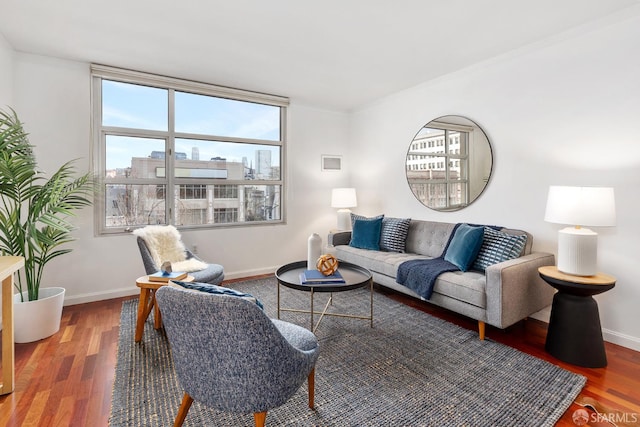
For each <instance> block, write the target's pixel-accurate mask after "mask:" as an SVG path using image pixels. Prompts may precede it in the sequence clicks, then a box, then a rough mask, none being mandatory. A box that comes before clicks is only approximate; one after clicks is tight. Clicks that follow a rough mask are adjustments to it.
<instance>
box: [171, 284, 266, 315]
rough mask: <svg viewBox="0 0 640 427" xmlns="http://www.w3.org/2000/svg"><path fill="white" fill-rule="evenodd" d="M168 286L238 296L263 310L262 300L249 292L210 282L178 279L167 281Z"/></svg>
mask: <svg viewBox="0 0 640 427" xmlns="http://www.w3.org/2000/svg"><path fill="white" fill-rule="evenodd" d="M169 286H173V287H176V288H179V289H182V290H185V291H190V292H204V293H207V294H218V295H228V296H232V297H239V298H242V299H246V300H249V301H252V302H255V303H256V305H257V306H258V307H260V308H261V309H263V310H264V306H263V305H262V302H260V300H259V299H258V298H256V297H254V296H253V295H251V294H245V293H244V292H240V291H236V290H235V289H231V288H225V287H222V286H217V285H212V284H210V283H201V282H181V281H178V280H172V281H171V282H169Z"/></svg>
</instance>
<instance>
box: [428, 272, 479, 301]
mask: <svg viewBox="0 0 640 427" xmlns="http://www.w3.org/2000/svg"><path fill="white" fill-rule="evenodd" d="M486 288H487V278H486V276H485V275H484V273H481V272H479V271H468V272H466V273H464V272H462V271H452V272H448V273H442V274H441V275H440V276H439V277H438V279H437V280H436V283H435V284H434V286H433V293H434V294H436V293H438V294H440V295H446V296H448V297H450V298H453V299H456V300H458V301H462V302H464V303H467V304H471V305H474V306H476V307H480V308H486V307H487V294H486Z"/></svg>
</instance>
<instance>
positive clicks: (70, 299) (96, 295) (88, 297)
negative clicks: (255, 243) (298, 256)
mask: <svg viewBox="0 0 640 427" xmlns="http://www.w3.org/2000/svg"><path fill="white" fill-rule="evenodd" d="M276 269H277V267H267V268H257V269H254V270H245V271H237V272H234V273H228V274H227V273H225V276H224V278H225V280H235V279H245V278H250V277H253V276H260V275H264V274H273V273H274V272H275V271H276ZM139 293H140V289H139V288H138V287H136V286H130V287H126V288H118V289H112V290H109V291H104V292H90V293H86V294H79V295H72V296H65V299H64V305H65V306H67V305H76V304H84V303H88V302H96V301H102V300H106V299H113V298H122V297H128V296H132V295H138V294H139Z"/></svg>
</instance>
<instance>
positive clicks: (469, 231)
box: [444, 224, 484, 271]
mask: <svg viewBox="0 0 640 427" xmlns="http://www.w3.org/2000/svg"><path fill="white" fill-rule="evenodd" d="M483 236H484V227H472V226H470V225H469V224H460V225H459V226H458V228H457V230H456V233H455V234H454V235H453V239H451V243H449V247H448V248H447V252H446V253H445V255H444V260H445V261H449V262H450V263H451V264H453V265H455V266H456V267H458V268H459V269H460V270H462V271H468V270H469V268H471V266H472V265H473V262H474V261H475V260H476V257H477V256H478V252H480V248H481V247H482V240H483Z"/></svg>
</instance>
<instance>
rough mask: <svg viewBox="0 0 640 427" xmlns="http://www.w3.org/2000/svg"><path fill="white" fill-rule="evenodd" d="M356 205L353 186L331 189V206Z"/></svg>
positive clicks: (351, 206)
mask: <svg viewBox="0 0 640 427" xmlns="http://www.w3.org/2000/svg"><path fill="white" fill-rule="evenodd" d="M356 206H358V201H357V199H356V189H355V188H334V189H333V190H332V191H331V207H332V208H338V209H344V208H355V207H356Z"/></svg>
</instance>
